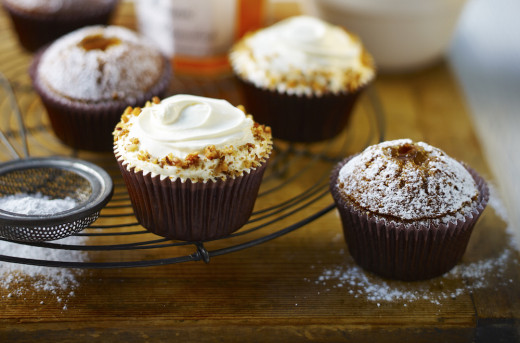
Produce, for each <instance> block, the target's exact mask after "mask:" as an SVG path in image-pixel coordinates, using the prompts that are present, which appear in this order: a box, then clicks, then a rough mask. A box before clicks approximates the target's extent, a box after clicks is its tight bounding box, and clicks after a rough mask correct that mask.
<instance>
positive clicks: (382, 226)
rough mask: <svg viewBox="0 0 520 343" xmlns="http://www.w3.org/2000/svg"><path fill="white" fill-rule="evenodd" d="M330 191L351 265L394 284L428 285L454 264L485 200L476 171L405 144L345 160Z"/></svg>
mask: <svg viewBox="0 0 520 343" xmlns="http://www.w3.org/2000/svg"><path fill="white" fill-rule="evenodd" d="M330 189H331V192H332V195H333V198H334V201H335V203H336V205H337V208H338V210H339V213H340V216H341V221H342V224H343V231H344V234H345V240H346V242H347V245H348V248H349V251H350V254H351V255H352V257H353V258H354V260H355V261H356V262H357V263H358V264H359V265H360V266H362V267H363V268H365V269H366V270H368V271H371V272H374V273H376V274H379V275H381V276H383V277H387V278H391V279H399V280H422V279H429V278H433V277H436V276H439V275H442V274H443V273H445V272H447V271H449V270H450V269H451V268H452V267H453V266H454V265H455V264H457V263H458V262H459V260H460V259H461V258H462V255H463V254H464V251H465V249H466V246H467V244H468V241H469V238H470V235H471V231H472V230H473V227H474V225H475V223H476V222H477V219H478V218H479V216H480V215H481V213H482V211H483V210H484V208H485V206H486V204H487V201H488V198H489V190H488V187H487V185H486V183H485V181H484V180H483V179H482V178H481V177H480V176H479V175H478V174H477V173H476V172H475V171H474V170H473V169H471V168H470V167H468V166H466V165H465V164H463V163H460V162H458V161H456V160H454V159H453V158H451V157H449V156H448V155H446V153H444V152H443V151H442V150H440V149H437V148H435V147H432V146H430V145H428V144H426V143H423V142H419V143H415V142H412V141H411V140H409V139H401V140H394V141H388V142H383V143H380V144H377V145H373V146H370V147H368V148H367V149H366V150H365V151H363V152H362V153H360V154H358V155H355V156H351V157H349V158H347V159H345V160H343V161H342V162H340V163H339V164H338V165H337V166H336V168H335V169H334V170H333V172H332V174H331V179H330Z"/></svg>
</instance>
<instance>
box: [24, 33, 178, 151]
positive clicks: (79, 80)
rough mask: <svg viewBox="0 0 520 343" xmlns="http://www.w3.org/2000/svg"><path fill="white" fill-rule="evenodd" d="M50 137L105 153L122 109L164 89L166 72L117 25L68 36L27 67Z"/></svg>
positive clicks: (162, 62)
mask: <svg viewBox="0 0 520 343" xmlns="http://www.w3.org/2000/svg"><path fill="white" fill-rule="evenodd" d="M30 74H31V78H32V81H33V85H34V88H35V90H36V92H37V93H38V94H39V95H40V97H41V99H42V102H43V104H44V106H45V108H46V110H47V113H48V115H49V119H50V122H51V124H52V128H53V130H54V132H55V134H56V136H57V137H58V138H59V139H60V140H62V141H63V142H64V143H65V144H67V145H69V146H71V147H73V148H78V149H85V150H94V151H99V150H111V148H112V131H113V129H114V126H115V125H116V123H117V122H118V121H119V119H120V117H121V112H123V111H124V109H125V108H126V107H127V106H144V104H145V103H146V101H147V100H149V99H151V98H152V97H153V96H162V95H164V94H165V92H166V91H167V89H168V86H169V82H170V78H171V68H170V63H169V62H168V60H167V59H166V58H165V57H164V56H163V55H162V54H161V53H160V52H159V50H158V49H157V48H156V47H154V46H153V45H151V44H150V43H148V42H146V41H145V40H144V39H143V38H142V37H141V36H139V35H138V34H137V33H135V32H133V31H131V30H129V29H126V28H124V27H119V26H91V27H85V28H82V29H79V30H77V31H74V32H71V33H69V34H67V35H65V36H63V37H61V38H59V39H58V40H56V41H55V42H54V43H52V44H51V45H50V46H48V48H46V49H45V50H43V51H41V52H40V53H39V54H37V55H36V57H35V59H34V61H33V64H32V66H31V69H30Z"/></svg>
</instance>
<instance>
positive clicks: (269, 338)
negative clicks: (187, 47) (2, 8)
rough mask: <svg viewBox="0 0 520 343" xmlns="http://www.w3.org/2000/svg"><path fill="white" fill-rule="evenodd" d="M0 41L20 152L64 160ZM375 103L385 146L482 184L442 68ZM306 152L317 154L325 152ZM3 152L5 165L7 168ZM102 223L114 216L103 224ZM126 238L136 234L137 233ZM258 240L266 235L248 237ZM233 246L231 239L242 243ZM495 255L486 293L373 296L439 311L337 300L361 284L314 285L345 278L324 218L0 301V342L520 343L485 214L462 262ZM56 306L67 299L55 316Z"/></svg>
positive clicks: (359, 138)
mask: <svg viewBox="0 0 520 343" xmlns="http://www.w3.org/2000/svg"><path fill="white" fill-rule="evenodd" d="M116 22H117V23H119V24H122V25H126V26H130V27H132V26H133V25H134V21H133V17H132V9H131V7H130V5H129V4H128V3H123V5H122V6H121V7H120V9H119V13H118V16H117V17H116ZM0 30H1V31H0V32H1V34H2V41H5V43H2V44H5V46H8V47H9V49H8V50H7V51H6V50H5V49H4V50H3V52H2V55H1V57H0V71H2V72H3V73H4V74H6V75H7V76H8V78H9V79H10V80H11V82H13V84H14V86H15V91H16V92H17V96H18V100H19V102H20V104H21V107H22V108H23V109H24V112H25V114H26V117H27V120H26V125H27V126H28V127H29V128H31V137H30V145H31V153H32V154H34V155H48V154H50V153H51V152H56V151H58V152H62V153H63V154H70V153H71V152H70V151H69V150H68V149H67V148H66V147H64V146H63V145H61V143H59V142H58V141H57V140H56V139H55V138H54V137H53V134H52V132H51V131H50V130H49V128H48V123H47V121H46V118H45V113H44V110H43V109H42V107H41V104H40V103H39V100H38V99H37V97H36V95H35V94H34V92H33V91H32V89H31V86H30V82H29V80H28V78H27V75H26V67H27V65H28V64H29V63H30V59H31V56H29V55H27V54H25V53H23V52H22V51H21V50H20V49H19V48H18V47H17V45H16V43H15V41H14V36H13V35H12V32H10V29H9V28H8V23H7V20H6V18H5V16H4V15H3V14H2V16H1V17H0ZM3 46H4V45H3ZM13 61H14V62H13ZM211 82H214V81H211V80H210V81H207V80H190V79H182V78H179V79H177V80H176V81H175V82H174V83H173V84H172V92H174V91H175V90H176V89H179V88H181V89H183V90H188V91H189V90H193V91H194V92H196V91H198V90H200V89H201V88H204V87H206V86H207V84H209V85H210V86H211ZM219 82H221V83H220V84H219V86H218V87H217V92H220V93H219V94H220V95H222V96H223V97H226V98H228V99H230V101H232V102H238V101H240V97H239V95H237V94H236V93H235V89H234V87H233V84H232V81H229V80H224V81H222V80H220V81H219ZM222 82H224V86H223V85H222ZM375 91H376V92H377V94H378V95H379V98H380V100H381V104H382V106H383V109H384V112H385V124H386V125H385V138H386V139H395V138H402V137H410V138H412V139H416V140H425V141H427V142H429V143H431V144H432V145H435V146H438V147H440V148H442V149H443V150H445V151H446V152H447V153H448V154H450V155H452V156H454V157H455V158H458V159H460V160H464V161H466V162H467V163H469V164H470V165H471V166H473V167H474V168H475V169H476V170H477V171H478V172H480V173H481V174H482V175H484V176H485V177H486V178H488V179H490V180H491V179H492V176H491V175H490V172H489V169H488V166H487V165H486V162H485V161H484V159H483V158H482V153H481V148H480V146H479V141H478V140H477V138H476V136H475V133H474V130H473V127H472V125H471V122H470V120H469V118H468V114H467V108H466V104H465V101H464V99H463V97H462V95H461V92H460V90H459V88H458V84H457V80H455V79H454V78H453V75H452V73H451V71H450V70H449V68H448V67H447V66H446V64H444V63H440V64H438V65H436V66H434V67H432V68H430V69H428V70H425V71H423V72H420V73H416V74H411V75H404V76H403V75H399V76H397V75H394V76H380V77H378V79H377V81H376V82H375ZM0 105H1V106H3V108H5V106H6V104H5V101H4V100H2V103H1V104H0ZM369 107H370V104H369V101H368V99H367V97H364V98H363V99H362V101H361V103H360V105H359V106H358V107H357V108H356V113H355V116H354V118H353V121H352V122H351V124H350V127H349V128H348V130H347V132H346V133H345V137H346V139H351V140H352V141H353V143H352V144H351V145H349V146H348V148H347V151H345V152H344V153H345V154H350V153H355V152H357V151H358V149H360V148H361V147H362V146H364V144H365V141H366V139H367V137H369V135H368V134H367V132H368V131H369V130H370V125H371V124H370V118H369V117H370V115H369V113H368V112H370V108H369ZM2 125H8V126H2V127H11V126H16V125H15V124H14V123H12V122H9V123H3V122H2ZM340 142H341V140H336V141H333V142H332V143H329V144H332V145H331V146H330V150H328V151H331V152H338V151H340V148H341V147H340ZM280 144H281V145H282V146H283V143H280ZM324 146H326V145H324ZM306 148H307V147H306ZM309 149H310V150H311V151H314V150H313V149H316V151H322V150H321V149H323V147H322V146H317V147H310V148H309ZM327 149H329V148H327ZM1 154H2V153H0V157H2V159H3V160H5V159H6V158H7V157H6V156H4V155H1ZM291 156H296V155H291ZM79 157H81V158H85V159H88V160H95V161H97V162H98V163H100V164H103V165H109V166H111V167H110V168H113V167H114V166H115V165H114V163H113V161H112V160H111V159H112V156H111V155H110V154H105V155H97V154H90V153H84V152H82V153H79ZM298 158H301V163H302V165H305V164H308V163H309V157H298ZM298 163H299V162H296V163H294V164H292V165H291V169H290V170H288V171H287V172H286V173H282V174H277V175H274V177H272V178H271V179H269V180H268V181H266V182H265V184H263V185H262V189H263V190H265V189H269V188H270V187H272V186H274V185H278V184H280V183H284V182H286V181H287V180H288V179H289V178H290V177H291V175H294V174H295V172H296V171H297V170H298V169H299V164H298ZM282 166H283V165H282ZM330 167H331V163H330V162H324V161H322V160H320V161H318V162H316V163H315V164H314V165H313V168H314V169H313V171H312V173H308V175H307V177H305V178H303V179H298V180H297V181H296V182H294V183H292V184H291V186H290V187H286V188H284V192H283V193H284V194H281V193H275V194H273V195H271V196H270V195H267V196H266V197H263V198H262V199H261V200H260V201H259V203H257V207H256V209H262V208H266V207H269V206H270V205H272V204H276V203H279V202H280V201H282V200H283V197H286V198H287V199H290V198H291V197H292V196H294V195H297V194H300V193H301V192H302V191H303V190H305V189H306V188H307V187H308V186H309V185H312V183H313V182H315V178H316V177H319V176H320V175H327V173H328V171H329V170H330ZM109 171H110V172H111V174H112V175H113V177H114V179H115V182H116V194H123V195H124V192H125V189H124V186H123V185H122V183H121V182H120V180H119V179H118V178H119V176H118V174H117V170H116V169H115V168H114V169H109ZM281 199H282V200H281ZM331 202H332V200H331V197H330V196H329V195H326V196H325V197H324V198H323V199H320V200H319V201H317V202H316V203H313V204H311V205H310V206H309V207H307V208H306V209H305V210H304V211H301V212H298V213H296V214H294V215H291V216H288V217H287V218H286V219H283V220H280V221H279V222H277V223H276V224H275V225H271V226H270V228H269V229H268V231H269V232H271V231H275V230H278V229H280V228H283V227H286V226H288V225H290V224H292V223H294V222H296V221H298V220H301V219H303V218H305V217H306V216H308V215H309V214H311V213H314V212H316V211H319V210H320V209H323V208H324V207H325V206H327V205H328V204H330V203H331ZM116 203H117V204H123V205H125V204H126V205H127V206H128V201H127V200H122V201H112V202H111V203H110V205H115V204H116ZM114 214H121V215H123V216H122V217H113V215H114ZM125 214H128V207H125V208H123V209H119V208H107V209H105V210H103V212H102V218H100V219H99V221H98V222H96V224H99V225H113V224H117V223H122V222H123V223H131V222H134V221H135V218H133V217H132V215H131V213H130V214H128V216H125ZM248 225H249V226H252V224H248ZM132 229H135V230H142V228H141V227H139V226H138V225H135V226H132ZM122 230H123V229H122ZM124 230H128V228H125V229H124ZM263 234H265V232H264V231H262V232H260V233H256V234H253V235H258V236H261V235H263ZM145 235H146V238H145V239H154V238H155V236H153V235H152V234H145ZM131 239H132V238H125V237H117V236H111V237H109V238H91V240H92V242H91V243H92V244H96V243H103V244H117V243H125V242H128V241H130V240H131ZM139 239H142V238H139ZM231 241H240V238H232V239H231ZM223 244H224V243H221V242H214V243H211V244H209V245H208V247H209V248H210V249H218V248H220V247H222V246H223ZM180 249H181V250H182V251H181V253H184V254H190V253H192V252H194V251H193V249H194V248H193V246H187V247H185V248H180ZM504 251H509V255H507V258H506V259H505V260H504V263H503V265H502V267H501V269H502V272H501V273H498V272H497V273H494V272H493V271H491V272H488V273H486V274H485V275H484V276H483V277H485V278H486V280H485V281H486V286H485V287H480V288H475V289H473V290H472V289H471V288H468V287H467V286H466V284H467V282H468V279H467V278H465V277H463V276H460V277H458V278H448V277H441V278H437V279H434V280H429V281H425V282H420V283H402V282H391V281H386V280H378V279H377V278H375V280H376V281H374V283H375V284H376V285H383V283H385V282H386V283H388V285H389V287H390V288H396V289H397V288H399V289H405V290H408V291H418V292H420V291H421V290H427V291H428V292H429V294H430V295H431V297H436V298H438V299H440V300H439V301H438V303H432V302H431V301H430V300H431V299H429V298H428V297H426V298H425V299H418V300H414V301H399V300H397V301H372V300H370V299H368V298H367V296H366V294H367V290H363V289H361V293H359V294H360V295H359V296H356V293H355V292H354V293H353V294H351V293H350V292H349V291H351V290H352V291H358V290H359V288H360V286H356V285H349V284H346V285H342V286H338V284H339V283H340V282H339V280H338V279H331V280H328V281H327V280H325V281H324V280H323V276H324V273H325V272H326V271H330V270H340V271H345V270H347V271H348V270H353V268H354V267H355V265H354V263H353V262H352V260H351V258H350V256H349V255H348V252H347V249H346V245H345V243H344V241H343V237H342V232H341V226H340V222H339V218H338V216H337V214H336V212H335V211H331V212H329V213H327V214H326V215H324V216H322V217H320V218H319V219H317V220H315V221H313V222H312V223H310V224H308V225H306V226H304V227H302V228H300V229H298V230H296V231H294V232H292V233H290V234H288V235H285V236H282V237H280V238H277V239H275V240H273V241H269V242H267V243H264V244H261V245H258V246H255V247H252V248H249V249H245V250H242V251H238V252H235V253H231V254H226V255H222V256H218V257H214V258H212V259H211V261H210V263H209V264H204V263H202V262H188V263H181V264H172V265H165V266H157V267H146V268H127V269H124V268H120V269H86V270H82V271H81V272H79V271H78V274H79V275H78V276H77V279H78V280H79V287H78V288H77V289H75V290H74V295H73V296H69V297H67V294H66V292H69V291H67V290H64V291H63V292H62V291H58V292H57V294H49V293H48V292H43V291H40V292H28V293H25V294H24V295H22V296H16V295H14V296H8V295H9V294H10V293H15V292H13V290H12V289H10V290H9V289H0V341H1V342H8V341H9V342H11V341H13V342H14V341H17V342H37V341H41V342H47V341H51V340H55V341H59V342H72V341H74V342H78V341H93V340H98V341H102V342H115V341H127V342H143V341H148V342H151V341H173V340H179V341H198V342H215V341H227V342H244V341H247V342H288V341H299V342H310V341H322V342H337V341H343V340H345V341H347V340H352V341H357V342H365V341H374V340H376V341H380V342H401V341H403V340H407V341H414V342H429V341H433V340H435V341H445V342H472V341H485V340H486V339H487V338H488V337H494V338H495V340H497V341H498V340H499V339H503V341H515V340H516V341H518V338H519V337H520V335H519V329H518V328H519V326H518V324H519V318H520V292H519V291H520V289H519V286H518V285H520V275H519V268H518V257H519V256H518V253H517V252H516V251H515V250H513V249H511V245H510V237H509V234H508V233H507V223H505V222H504V221H503V220H502V219H501V218H500V217H499V216H498V215H497V214H496V213H495V211H494V209H493V208H491V207H488V208H487V209H486V210H485V212H484V215H483V218H482V219H481V220H480V222H479V223H478V225H477V227H476V228H475V231H474V234H473V236H472V238H471V241H470V245H469V247H468V249H467V252H466V254H465V256H464V259H463V261H462V264H463V265H468V264H470V263H479V262H485V261H489V260H491V259H495V258H497V257H499V256H500V255H501V254H503V253H504ZM173 253H175V254H177V253H179V251H178V250H176V251H175V252H172V251H170V250H169V249H168V250H167V249H152V250H143V251H140V252H135V251H117V252H111V253H110V254H106V253H102V252H91V253H89V256H90V258H91V259H92V260H94V261H106V260H112V259H117V260H132V259H136V258H137V259H153V258H158V257H159V258H160V257H164V256H165V255H166V256H169V255H170V254H173ZM368 277H372V278H374V277H373V276H369V275H368ZM30 283H31V281H27V282H26V284H24V285H22V286H26V287H30ZM457 289H464V290H465V291H463V292H462V293H461V294H458V295H457V296H454V297H448V298H445V299H441V298H440V294H442V293H449V292H452V291H454V290H457ZM471 290H472V291H471ZM60 292H62V293H60ZM58 297H62V299H64V298H67V299H68V300H67V302H66V309H64V303H63V302H60V301H59V300H58Z"/></svg>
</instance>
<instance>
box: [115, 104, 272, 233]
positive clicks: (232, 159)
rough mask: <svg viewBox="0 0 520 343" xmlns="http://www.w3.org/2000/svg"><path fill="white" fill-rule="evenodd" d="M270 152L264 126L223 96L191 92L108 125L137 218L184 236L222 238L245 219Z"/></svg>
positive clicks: (268, 132)
mask: <svg viewBox="0 0 520 343" xmlns="http://www.w3.org/2000/svg"><path fill="white" fill-rule="evenodd" d="M271 150H272V140H271V130H270V128H269V127H266V126H263V125H259V124H257V123H255V122H254V121H253V119H252V117H251V116H248V115H246V114H245V113H244V112H243V110H242V109H240V108H237V107H234V106H232V105H231V104H230V103H228V102H227V101H225V100H217V99H211V98H204V97H198V96H192V95H175V96H172V97H170V98H167V99H164V100H162V101H160V102H159V100H158V99H157V98H155V101H154V102H153V104H152V103H149V104H148V105H147V106H146V107H144V108H143V109H140V108H133V109H132V108H128V109H127V110H126V111H125V113H124V114H123V115H122V117H121V121H120V122H119V123H118V124H117V126H116V129H115V131H114V153H115V156H116V158H117V161H118V163H119V167H120V170H121V173H122V175H123V178H124V180H125V184H126V186H127V188H128V193H129V195H130V199H131V201H132V205H133V208H134V212H135V215H136V217H137V219H138V220H139V223H141V225H143V226H144V227H145V228H146V229H148V230H149V231H151V232H153V233H155V234H157V235H160V236H164V237H167V238H170V239H178V240H186V241H205V240H211V239H216V238H221V237H225V236H228V235H230V234H231V233H232V232H234V231H236V230H238V229H239V228H240V227H241V226H243V225H244V224H245V223H246V222H247V220H248V219H249V217H250V215H251V212H252V210H253V206H254V203H255V200H256V197H257V194H258V189H259V187H260V183H261V180H262V176H263V173H264V170H265V167H266V164H267V161H268V159H269V156H270V154H271Z"/></svg>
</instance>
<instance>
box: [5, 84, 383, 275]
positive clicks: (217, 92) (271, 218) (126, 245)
mask: <svg viewBox="0 0 520 343" xmlns="http://www.w3.org/2000/svg"><path fill="white" fill-rule="evenodd" d="M13 89H14V93H16V97H15V96H14V93H11V94H5V96H2V98H0V99H2V100H1V102H0V125H2V128H8V130H7V134H6V139H9V140H10V141H11V142H12V143H13V144H12V145H14V146H15V147H18V148H19V150H24V149H27V148H24V146H26V145H27V146H28V147H29V148H28V149H27V150H29V151H30V153H31V156H49V155H63V156H71V157H76V158H81V159H84V160H87V161H90V162H93V163H96V164H97V165H99V166H101V167H102V168H104V169H105V170H106V171H107V172H108V173H109V174H110V176H111V177H112V179H113V182H114V195H113V197H112V200H111V201H110V202H109V203H108V205H107V206H106V207H105V208H104V209H103V210H102V211H101V214H100V217H99V219H98V220H97V221H96V222H94V223H93V224H92V225H90V226H89V227H88V228H87V229H85V230H84V231H82V232H81V233H78V234H76V235H75V236H74V237H71V238H70V239H66V240H63V241H52V242H42V243H18V242H12V241H8V240H5V239H4V241H7V242H9V244H25V245H27V246H33V247H38V248H43V249H55V250H69V251H81V252H84V253H85V254H86V255H87V256H88V258H84V259H81V260H77V261H69V260H46V259H34V258H26V257H23V256H7V255H3V254H2V252H0V261H4V262H12V263H21V264H29V265H37V266H48V267H66V268H130V267H147V266H157V265H166V264H173V263H181V262H188V261H204V262H206V263H208V262H209V261H210V260H211V259H212V258H213V257H216V256H219V255H223V254H228V253H232V252H236V251H239V250H242V249H247V248H250V247H253V246H256V245H259V244H262V243H265V242H268V241H270V240H273V239H275V238H277V237H280V236H283V235H286V234H288V233H290V232H292V231H294V230H297V229H299V228H302V227H304V226H305V225H307V224H309V223H311V222H313V221H314V220H316V219H318V218H320V217H321V216H323V215H325V214H326V213H328V212H330V211H331V210H332V209H333V208H334V203H333V201H332V199H331V197H330V196H329V191H328V178H329V173H330V170H331V169H332V167H333V165H334V164H335V163H336V162H337V161H339V160H341V159H342V158H344V157H345V156H348V155H350V154H352V153H355V152H359V151H360V150H362V149H363V148H364V147H366V146H368V145H370V144H374V143H377V142H380V141H383V140H384V113H383V109H382V107H381V105H380V101H379V99H378V95H377V92H376V89H375V88H374V87H369V88H368V89H367V90H366V92H365V94H363V96H362V97H361V99H360V101H359V103H358V105H357V107H356V110H355V113H354V115H353V118H352V119H351V122H350V124H349V126H348V127H347V128H346V129H345V131H344V132H343V133H342V134H341V135H340V136H338V137H337V138H335V139H332V140H330V141H326V142H321V143H314V144H296V143H286V142H283V141H278V140H275V143H274V153H273V156H272V158H271V161H270V164H269V166H268V168H267V170H266V173H265V175H264V179H263V182H262V186H261V188H260V193H259V195H258V199H257V202H256V204H255V209H254V211H253V214H252V216H251V218H250V220H249V222H248V223H247V224H246V225H245V226H244V227H243V228H242V229H240V230H239V231H237V232H235V233H233V234H232V235H231V236H229V237H226V238H223V239H218V240H214V241H206V242H181V241H172V240H168V239H166V238H162V237H159V236H155V235H153V234H151V233H149V232H148V231H147V230H146V229H144V228H143V227H142V226H140V225H139V223H138V222H137V220H136V218H135V216H134V214H133V210H132V206H131V203H130V199H129V197H128V193H127V191H126V187H125V186H124V183H123V181H122V178H121V176H120V174H119V170H118V168H117V164H116V162H115V158H114V157H113V155H112V154H108V153H107V154H94V153H87V152H82V151H74V150H70V149H69V148H67V147H65V146H64V145H62V144H61V143H60V142H59V141H58V140H57V139H56V138H55V137H54V135H53V133H52V130H51V128H50V126H49V123H48V121H47V118H46V113H45V111H44V109H43V107H42V106H41V103H40V102H39V99H38V98H37V96H36V95H35V93H34V91H33V89H32V87H31V85H30V84H27V83H26V82H19V81H17V80H15V81H14V82H13ZM171 92H172V93H180V92H183V93H188V94H195V95H202V96H209V97H216V98H225V99H227V100H229V101H230V102H231V103H233V104H235V105H236V104H239V103H240V96H239V93H238V91H237V89H236V85H235V83H234V81H233V79H232V78H230V77H222V78H218V79H216V78H212V79H211V80H204V79H200V78H189V77H184V78H182V77H177V78H176V79H175V81H174V83H173V84H172V88H171ZM16 98H18V100H20V101H19V106H16V104H17V99H16ZM17 107H19V108H20V110H18V109H17ZM17 113H20V114H21V115H22V117H23V121H22V120H19V119H16V117H17ZM21 123H24V124H21ZM25 142H27V144H25ZM27 153H28V151H27ZM12 155H13V154H12V152H9V151H2V152H0V162H3V161H6V160H9V159H10V158H12ZM46 255H48V254H46ZM62 255H64V254H59V256H62ZM65 255H66V254H65ZM71 255H73V254H71Z"/></svg>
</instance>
